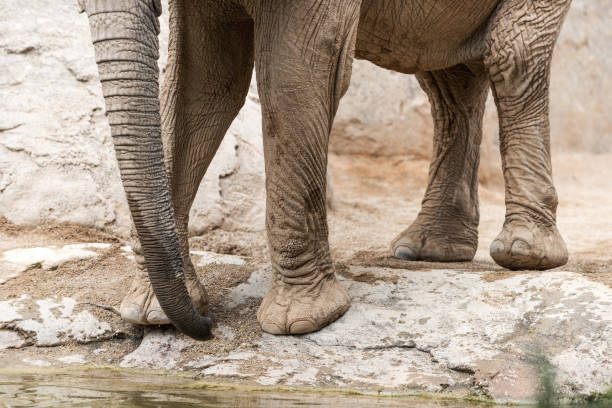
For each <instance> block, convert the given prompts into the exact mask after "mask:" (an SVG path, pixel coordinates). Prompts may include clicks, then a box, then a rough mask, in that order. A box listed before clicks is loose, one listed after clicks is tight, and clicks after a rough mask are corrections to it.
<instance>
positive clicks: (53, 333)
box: [0, 296, 112, 346]
mask: <svg viewBox="0 0 612 408" xmlns="http://www.w3.org/2000/svg"><path fill="white" fill-rule="evenodd" d="M34 305H36V306H34ZM76 305H77V302H76V301H75V300H74V299H72V298H69V297H64V298H62V299H61V300H58V299H39V300H35V301H33V302H32V300H31V299H30V297H29V296H22V297H20V298H18V299H13V300H9V301H4V302H0V323H4V325H2V326H0V328H7V329H14V330H16V332H17V333H19V334H22V335H27V336H28V339H29V340H31V343H32V344H34V345H37V346H56V345H60V344H65V343H68V342H74V341H76V342H80V343H87V342H91V341H97V340H102V339H106V338H109V337H112V327H111V325H110V324H109V323H107V322H101V321H99V320H98V319H97V318H96V317H95V316H93V315H92V314H91V313H89V312H88V311H86V310H83V311H80V312H78V313H74V309H75V306H76ZM25 311H28V313H27V316H22V314H24V315H25V314H26V313H25ZM32 311H34V312H32Z"/></svg>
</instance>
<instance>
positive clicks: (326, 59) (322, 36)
mask: <svg viewBox="0 0 612 408" xmlns="http://www.w3.org/2000/svg"><path fill="white" fill-rule="evenodd" d="M252 12H253V17H254V20H255V37H256V43H255V60H256V73H257V83H258V89H259V93H260V99H261V102H262V115H263V125H264V154H265V162H266V190H267V210H266V228H267V232H268V239H269V247H270V255H271V260H272V268H273V273H274V275H273V282H272V285H271V287H270V289H269V290H268V293H267V294H266V296H265V298H264V299H263V302H262V304H261V306H260V308H259V311H258V315H257V317H258V319H259V322H260V323H261V325H262V327H263V329H264V330H265V331H266V332H269V333H273V334H301V333H307V332H312V331H315V330H318V329H320V328H322V327H324V326H326V325H327V324H329V323H331V322H332V321H334V320H336V319H337V318H338V317H340V316H341V315H342V314H343V313H344V312H345V311H346V310H347V309H348V308H349V304H350V298H349V295H348V293H347V291H346V289H345V288H344V287H343V286H342V285H341V284H340V283H339V282H338V281H337V280H336V277H335V275H334V267H333V264H332V260H331V255H330V251H329V243H328V229H327V218H326V204H325V198H326V190H325V188H326V164H327V144H328V139H329V132H330V129H331V125H332V121H333V118H334V115H335V113H336V109H337V107H338V102H339V100H340V98H341V96H342V94H343V93H344V91H345V90H346V87H347V85H348V79H349V75H350V67H351V61H352V52H353V48H354V42H355V34H356V27H357V19H358V14H359V2H358V1H354V0H309V1H306V2H303V1H302V2H293V1H288V0H287V1H262V2H258V3H257V6H254V7H253V8H252Z"/></svg>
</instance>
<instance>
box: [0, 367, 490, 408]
mask: <svg viewBox="0 0 612 408" xmlns="http://www.w3.org/2000/svg"><path fill="white" fill-rule="evenodd" d="M0 406H2V407H58V406H62V407H104V408H109V407H116V406H122V407H168V406H170V407H177V408H183V407H185V408H186V407H204V408H206V407H216V408H218V407H236V408H247V407H248V408H255V407H266V408H267V407H270V408H276V407H278V408H280V407H283V408H284V407H289V408H292V407H300V408H304V407H334V408H362V407H390V408H393V407H423V408H442V407H444V408H471V407H483V406H484V405H481V404H477V403H470V402H463V401H432V400H425V399H416V398H399V397H398V398H396V397H378V398H377V397H364V396H355V395H337V394H329V393H325V394H322V393H315V392H312V393H297V392H262V391H248V390H246V389H241V390H235V389H231V388H228V387H213V386H206V385H204V384H202V383H199V382H197V381H195V380H193V379H189V378H177V377H174V376H163V375H145V374H140V373H127V372H121V371H113V370H90V371H85V372H69V373H62V372H52V371H50V372H45V373H44V374H42V373H40V374H36V373H35V374H32V373H27V374H24V373H15V374H10V373H9V374H6V373H2V374H0ZM488 407H491V405H488Z"/></svg>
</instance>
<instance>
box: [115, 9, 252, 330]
mask: <svg viewBox="0 0 612 408" xmlns="http://www.w3.org/2000/svg"><path fill="white" fill-rule="evenodd" d="M196 3H197V2H190V1H180V0H176V1H174V2H171V4H170V43H169V47H168V48H169V49H168V64H167V68H166V73H165V77H164V82H163V86H162V92H161V115H162V134H163V138H164V150H165V152H164V153H165V157H166V166H167V170H168V171H167V173H168V177H169V185H170V190H171V191H170V192H171V199H172V207H173V209H174V215H175V219H176V226H177V232H178V236H179V241H180V246H181V255H182V257H183V261H184V273H185V279H186V284H187V289H188V290H189V294H190V295H191V298H192V300H193V303H194V305H195V306H196V308H197V309H198V311H199V312H200V313H202V314H205V313H206V312H207V307H208V297H207V294H206V291H205V289H204V287H203V286H202V284H201V283H200V281H199V280H198V278H197V276H196V274H195V269H194V265H193V263H192V261H191V259H190V256H189V242H188V229H187V227H188V223H189V210H190V208H191V205H192V203H193V200H194V198H195V196H196V193H197V191H198V188H199V186H200V182H201V180H202V178H203V177H204V174H205V173H206V170H207V168H208V166H209V164H210V162H211V160H212V159H213V157H214V155H215V153H216V151H217V148H218V147H219V144H220V143H221V140H222V139H223V136H224V135H225V133H226V131H227V129H228V128H229V126H230V124H231V123H232V121H233V120H234V118H235V117H236V115H237V114H238V112H239V110H240V108H241V107H242V106H243V104H244V101H245V97H246V95H247V92H248V88H249V83H250V80H251V74H252V70H253V23H252V21H251V20H250V19H246V18H244V17H245V14H243V13H240V11H239V10H236V9H233V10H229V11H226V10H224V9H223V7H222V6H217V7H215V6H214V4H215V3H214V2H205V3H206V6H205V7H204V6H202V5H198V4H196ZM208 3H210V4H208ZM135 249H136V251H135V252H136V255H137V256H136V260H137V263H138V265H139V268H138V270H139V272H138V273H137V276H136V278H135V280H134V282H133V284H132V288H131V289H130V291H129V293H128V295H127V296H126V297H125V298H124V299H123V302H122V304H121V314H122V317H123V318H125V319H126V320H129V321H131V322H134V323H138V324H165V323H170V322H169V320H168V318H167V317H166V315H165V314H164V313H163V311H162V309H161V307H160V306H159V303H158V301H157V299H156V298H155V294H154V293H153V291H152V288H151V284H150V282H149V278H148V276H147V274H146V271H145V269H144V263H143V259H142V257H140V256H138V255H139V254H138V251H137V249H138V245H136V246H135Z"/></svg>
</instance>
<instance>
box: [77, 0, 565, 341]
mask: <svg viewBox="0 0 612 408" xmlns="http://www.w3.org/2000/svg"><path fill="white" fill-rule="evenodd" d="M570 2H571V0H552V1H551V0H529V1H527V0H502V1H499V0H471V1H465V2H458V1H456V0H452V1H451V0H444V1H426V2H415V1H411V0H396V1H394V2H387V1H383V2H381V1H373V0H362V1H360V0H302V1H297V2H296V1H285V0H280V1H277V0H274V1H272V0H269V1H266V0H260V1H254V0H225V1H202V2H189V1H184V0H175V1H172V2H170V45H169V60H168V67H167V72H166V77H165V81H164V85H163V89H162V92H161V109H160V104H159V98H158V69H157V65H156V63H155V62H156V59H157V56H158V42H157V34H158V31H159V26H158V21H157V17H158V16H159V14H160V12H161V5H160V2H159V0H129V1H124V0H121V1H119V0H81V3H82V6H83V9H84V10H85V11H86V12H87V14H88V16H89V21H90V26H91V32H92V39H93V43H94V45H95V51H96V61H97V62H98V68H99V72H100V77H101V82H102V86H103V91H104V97H105V101H106V108H107V115H108V118H109V122H110V125H111V129H112V134H113V140H114V143H115V149H116V154H117V159H118V161H119V167H120V170H121V176H122V180H123V184H124V187H125V191H126V195H127V198H128V203H129V206H130V211H131V213H132V218H133V220H134V224H135V226H136V231H137V232H138V237H139V240H140V247H141V250H140V249H139V248H137V251H136V252H137V255H140V254H142V256H138V257H137V259H139V260H140V261H139V263H140V265H141V271H143V273H141V274H140V276H139V277H138V278H137V279H136V281H135V282H134V286H133V288H132V290H131V291H130V294H128V296H127V297H126V299H124V301H123V304H122V310H121V311H122V314H123V316H124V317H125V318H126V319H128V320H131V321H133V322H136V323H143V324H146V323H150V324H157V323H163V322H168V321H172V323H174V324H175V325H176V326H177V327H178V328H179V329H180V330H182V331H184V332H185V333H186V334H188V335H190V336H192V337H194V338H202V339H203V338H207V337H209V336H210V326H211V321H210V319H209V318H206V317H202V316H201V315H200V314H199V313H205V312H206V309H207V296H206V292H205V290H204V288H203V287H202V286H201V284H200V283H199V282H198V280H197V278H196V276H195V273H194V268H193V264H192V262H191V260H190V259H189V248H188V242H187V224H188V214H189V209H190V207H191V204H192V202H193V200H194V197H195V194H196V192H197V189H198V187H199V184H200V181H201V179H202V177H203V175H204V173H205V172H206V169H207V167H208V165H209V164H210V162H211V160H212V158H213V156H214V154H215V152H216V150H217V148H218V146H219V144H220V142H221V140H222V138H223V136H224V134H225V132H226V131H227V129H228V127H229V125H230V124H231V122H232V120H233V119H234V118H235V116H236V115H237V113H238V111H239V110H240V108H241V107H242V105H243V104H244V100H245V97H246V94H247V90H248V85H249V81H250V78H251V73H252V70H253V67H254V66H255V68H256V72H257V84H258V89H259V93H260V99H261V103H262V116H263V129H264V152H265V161H266V164H265V170H266V190H267V211H266V227H267V231H268V239H269V248H270V253H271V259H272V267H273V271H274V279H273V281H272V284H271V287H270V289H269V291H268V293H267V295H266V296H265V297H264V299H263V302H262V305H261V307H260V309H259V312H258V319H259V322H260V323H261V325H262V327H263V329H264V330H265V331H267V332H269V333H273V334H301V333H307V332H312V331H316V330H318V329H320V328H322V327H324V326H326V325H327V324H329V323H330V322H332V321H334V320H335V319H337V318H338V317H339V316H341V315H342V314H343V313H344V312H345V311H346V310H347V309H348V307H349V304H350V299H349V296H348V293H347V291H346V289H345V288H344V287H343V286H342V285H341V284H340V283H339V282H338V281H337V280H336V277H335V275H334V270H333V266H332V262H331V256H330V250H329V244H328V229H327V219H326V205H325V198H326V165H327V145H328V140H329V132H330V129H331V127H332V123H333V119H334V115H335V113H336V110H337V108H338V104H339V102H340V99H341V97H342V96H343V95H344V93H345V92H346V90H347V88H348V84H349V79H350V73H351V64H352V59H353V56H354V55H355V56H356V57H357V58H362V59H368V60H370V61H372V62H373V63H375V64H377V65H379V66H381V67H383V68H387V69H391V70H395V71H398V72H402V73H407V74H416V75H417V77H418V79H419V83H420V84H421V86H422V87H423V89H424V90H425V91H426V93H427V95H428V96H429V99H430V101H431V104H432V115H433V118H434V126H435V140H434V158H433V161H432V163H431V166H430V176H429V184H428V188H427V191H426V194H425V198H424V199H423V204H422V209H421V212H420V213H419V215H418V217H417V219H416V221H414V223H413V224H412V225H411V226H410V227H409V228H408V229H406V230H405V231H404V232H403V233H402V234H400V236H398V237H397V238H396V239H395V240H394V241H393V243H392V252H393V254H394V256H396V257H398V258H402V259H409V260H430V261H468V260H471V259H472V258H473V257H474V253H475V251H476V247H477V228H478V222H479V210H478V198H477V193H478V191H477V170H478V162H479V144H480V140H481V135H482V116H483V111H484V101H485V95H486V92H487V90H488V87H489V86H491V87H492V90H493V94H494V97H495V102H496V105H497V108H498V112H499V117H500V129H501V131H500V146H501V152H502V162H503V170H504V178H505V183H506V220H505V223H504V226H503V230H502V232H501V233H500V234H499V236H498V237H497V238H496V239H495V241H494V242H493V244H492V245H491V255H492V257H493V258H494V259H495V261H496V262H497V263H499V264H500V265H502V266H504V267H507V268H510V269H524V268H534V269H547V268H552V267H556V266H559V265H563V264H564V263H565V262H566V261H567V249H566V247H565V244H564V242H563V239H562V238H561V236H560V235H559V232H558V230H557V228H556V206H557V195H556V191H555V188H554V186H553V183H552V169H551V162H550V143H549V133H550V131H549V120H548V87H549V76H550V61H551V54H552V51H553V48H554V44H555V42H556V39H557V36H558V34H559V30H560V28H561V25H562V22H563V19H564V17H565V15H566V13H567V10H568V8H569V5H570ZM162 136H163V138H164V143H163V146H164V149H165V157H166V163H165V164H166V165H165V166H164V160H163V156H164V155H163V154H162ZM145 265H146V270H147V271H148V278H147V275H146V274H145V273H144V270H145ZM149 279H150V283H149ZM190 295H191V298H190ZM198 312H199V313H198Z"/></svg>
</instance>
